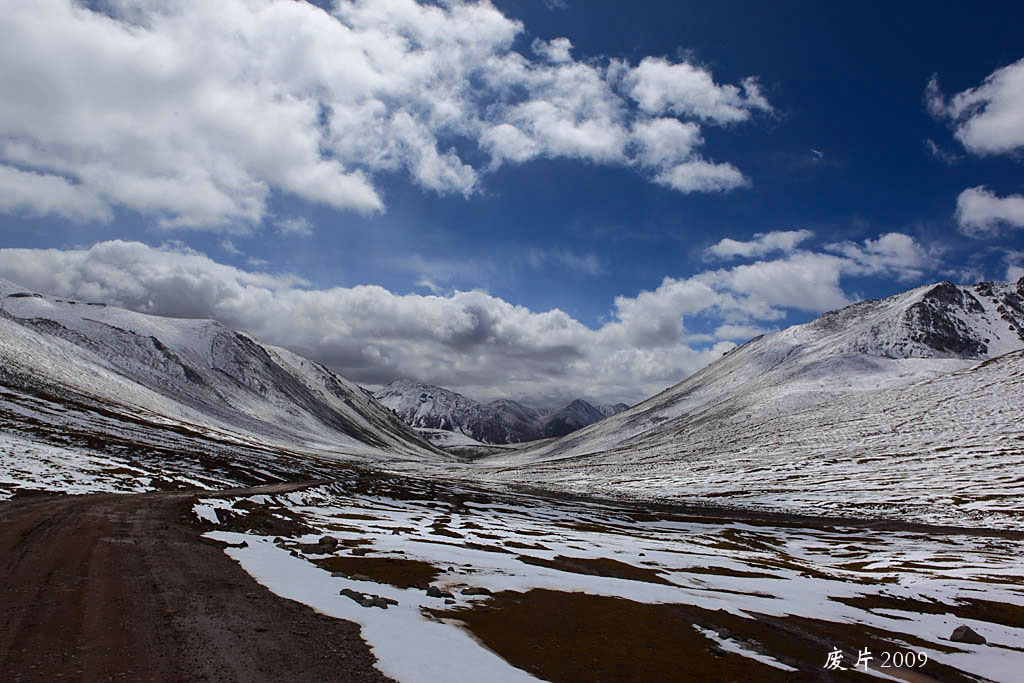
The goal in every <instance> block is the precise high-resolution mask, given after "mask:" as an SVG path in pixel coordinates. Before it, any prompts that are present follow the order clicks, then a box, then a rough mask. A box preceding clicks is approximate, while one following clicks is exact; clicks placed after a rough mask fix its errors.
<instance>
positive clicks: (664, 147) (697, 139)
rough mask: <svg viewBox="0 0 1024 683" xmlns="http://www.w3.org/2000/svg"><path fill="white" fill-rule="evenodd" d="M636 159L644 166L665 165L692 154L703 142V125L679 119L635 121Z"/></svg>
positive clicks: (675, 162)
mask: <svg viewBox="0 0 1024 683" xmlns="http://www.w3.org/2000/svg"><path fill="white" fill-rule="evenodd" d="M633 139H634V140H635V141H636V142H637V145H638V147H639V151H638V154H637V158H638V159H639V161H640V163H642V164H643V165H645V166H653V167H666V166H672V165H674V164H677V163H678V162H680V161H683V160H684V159H687V158H688V157H690V156H691V155H692V154H693V152H694V150H695V149H696V148H697V147H699V146H701V145H702V144H703V143H704V140H703V139H702V138H701V135H700V126H698V125H697V124H696V123H693V122H687V123H683V122H682V121H680V120H679V119H671V118H660V119H649V120H640V121H637V122H636V123H634V124H633Z"/></svg>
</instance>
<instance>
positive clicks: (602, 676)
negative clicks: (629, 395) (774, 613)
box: [431, 589, 975, 683]
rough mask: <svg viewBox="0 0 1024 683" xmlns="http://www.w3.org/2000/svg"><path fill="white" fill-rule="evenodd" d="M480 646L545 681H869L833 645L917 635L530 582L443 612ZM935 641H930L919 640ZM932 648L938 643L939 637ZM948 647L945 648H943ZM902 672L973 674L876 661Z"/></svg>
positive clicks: (868, 644)
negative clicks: (834, 659) (726, 645)
mask: <svg viewBox="0 0 1024 683" xmlns="http://www.w3.org/2000/svg"><path fill="white" fill-rule="evenodd" d="M431 613H432V614H433V615H434V616H437V617H441V618H453V619H457V620H459V621H461V622H462V623H463V624H464V625H465V627H466V628H467V629H468V630H469V631H470V632H471V633H472V634H473V635H474V636H475V637H477V638H478V639H480V640H481V642H483V643H484V645H486V646H487V647H488V648H490V649H491V650H493V651H495V652H496V653H498V654H499V655H500V656H502V657H503V658H505V659H506V660H507V661H508V662H510V663H511V664H512V665H513V666H517V667H519V668H521V669H523V670H525V671H528V672H530V673H531V674H533V675H535V676H538V677H539V678H543V679H546V680H549V681H553V682H554V683H568V682H573V683H575V682H577V681H580V682H582V681H587V682H589V681H767V682H769V683H770V682H772V681H832V680H863V681H867V680H869V677H868V675H866V674H864V673H863V672H861V671H854V670H852V668H851V670H847V671H835V672H833V671H826V670H825V669H824V667H823V665H824V664H825V662H826V659H827V657H828V653H829V652H831V651H832V649H833V648H834V647H838V648H839V649H840V650H841V651H842V652H843V654H844V659H845V662H846V666H847V667H852V665H853V662H854V661H855V660H856V657H857V653H858V652H859V650H860V649H863V648H869V649H870V650H871V652H872V653H873V655H874V656H875V659H874V660H873V662H872V663H873V664H874V665H876V666H877V665H878V664H880V663H881V657H880V653H881V652H883V651H889V652H894V651H896V650H906V646H904V645H902V644H900V643H899V641H904V642H908V643H911V644H912V645H914V646H924V645H926V643H925V642H924V641H920V640H919V639H916V638H914V637H912V636H908V635H906V634H899V633H888V632H885V631H881V630H879V629H873V628H870V627H864V626H861V625H856V624H841V623H833V622H828V621H822V620H816V619H807V618H802V617H792V616H789V617H770V616H767V615H753V617H754V618H744V617H740V616H737V615H734V614H730V613H728V612H725V611H724V610H718V611H712V610H707V609H703V608H700V607H696V606H693V605H681V604H679V605H673V604H645V603H638V602H634V601H631V600H625V599H622V598H612V597H605V596H593V595H587V594H584V593H565V592H559V591H551V590H543V589H535V590H531V591H529V592H527V593H515V592H511V591H505V592H502V593H498V594H496V595H495V596H494V597H492V598H491V599H490V600H488V601H487V602H483V603H477V604H474V605H473V606H471V607H464V608H459V609H455V610H450V611H439V610H431ZM694 626H700V627H702V628H704V629H707V630H710V631H713V632H715V633H717V634H718V636H719V637H722V638H728V639H730V640H732V641H733V642H735V643H737V644H739V645H740V646H741V647H743V648H745V649H748V650H751V651H754V652H760V653H762V654H766V655H768V656H771V657H773V658H775V659H776V660H777V661H779V662H781V663H782V664H785V665H787V666H791V667H794V668H795V669H797V671H784V670H781V669H778V668H774V667H772V666H769V665H766V664H762V663H761V662H758V661H756V660H753V659H750V658H748V657H744V656H742V655H738V654H734V653H728V652H725V651H723V650H722V649H721V648H720V647H719V646H718V644H717V643H715V642H714V641H713V640H712V639H710V638H708V637H706V636H704V635H703V634H701V633H700V632H699V631H696V630H695V629H694ZM927 646H928V647H931V648H936V647H937V646H936V644H934V643H927ZM938 649H943V648H942V647H941V646H939V647H938ZM950 651H952V650H950ZM878 670H880V671H884V672H885V673H888V674H890V675H893V676H895V677H898V678H903V679H905V680H914V681H951V682H954V683H961V682H966V681H973V680H975V679H974V678H972V677H969V676H966V675H964V674H963V673H962V672H960V671H958V670H956V669H954V668H952V667H949V666H945V665H941V664H937V663H935V662H934V661H929V662H928V663H927V664H926V665H925V666H924V667H922V668H915V669H878Z"/></svg>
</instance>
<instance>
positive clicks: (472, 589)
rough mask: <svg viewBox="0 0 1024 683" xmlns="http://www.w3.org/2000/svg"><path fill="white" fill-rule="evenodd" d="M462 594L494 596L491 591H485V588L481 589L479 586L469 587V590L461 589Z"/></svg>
mask: <svg viewBox="0 0 1024 683" xmlns="http://www.w3.org/2000/svg"><path fill="white" fill-rule="evenodd" d="M462 594H463V595H494V593H492V592H491V591H489V590H487V589H486V588H481V587H479V586H470V587H469V588H463V589H462Z"/></svg>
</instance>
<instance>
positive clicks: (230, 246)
mask: <svg viewBox="0 0 1024 683" xmlns="http://www.w3.org/2000/svg"><path fill="white" fill-rule="evenodd" d="M220 248H221V249H223V250H224V251H226V252H227V253H229V254H232V255H234V256H238V255H240V254H241V253H242V251H241V249H239V248H238V247H236V246H235V243H234V242H232V241H231V240H221V241H220Z"/></svg>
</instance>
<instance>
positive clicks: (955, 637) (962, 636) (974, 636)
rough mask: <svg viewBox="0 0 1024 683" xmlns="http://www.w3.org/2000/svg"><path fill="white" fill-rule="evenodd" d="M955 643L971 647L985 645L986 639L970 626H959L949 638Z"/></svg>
mask: <svg viewBox="0 0 1024 683" xmlns="http://www.w3.org/2000/svg"><path fill="white" fill-rule="evenodd" d="M949 639H950V640H952V641H953V642H954V643H969V644H971V645H984V644H985V643H986V642H988V641H986V640H985V637H984V636H982V635H981V634H980V633H978V632H977V631H975V630H974V629H972V628H971V627H970V626H957V627H956V628H955V629H953V634H952V635H951V636H950V637H949Z"/></svg>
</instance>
